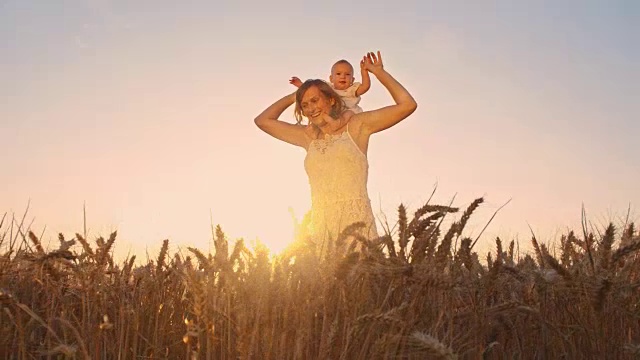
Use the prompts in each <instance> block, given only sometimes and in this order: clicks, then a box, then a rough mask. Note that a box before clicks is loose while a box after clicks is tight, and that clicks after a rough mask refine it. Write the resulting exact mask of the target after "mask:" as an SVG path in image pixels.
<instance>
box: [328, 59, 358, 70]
mask: <svg viewBox="0 0 640 360" xmlns="http://www.w3.org/2000/svg"><path fill="white" fill-rule="evenodd" d="M339 64H346V65H349V67H350V68H351V72H353V65H351V63H350V62H348V61H347V60H345V59H341V60H338V61H336V62H335V63H334V64H333V65H332V66H331V72H332V73H333V69H334V68H335V67H336V65H339Z"/></svg>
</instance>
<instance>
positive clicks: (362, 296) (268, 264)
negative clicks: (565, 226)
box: [0, 199, 640, 359]
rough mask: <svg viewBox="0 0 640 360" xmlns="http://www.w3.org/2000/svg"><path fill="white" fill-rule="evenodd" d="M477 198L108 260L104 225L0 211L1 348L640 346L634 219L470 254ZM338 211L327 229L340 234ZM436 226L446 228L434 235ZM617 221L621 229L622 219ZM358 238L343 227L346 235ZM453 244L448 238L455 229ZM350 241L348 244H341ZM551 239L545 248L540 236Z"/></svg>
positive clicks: (551, 349)
mask: <svg viewBox="0 0 640 360" xmlns="http://www.w3.org/2000/svg"><path fill="white" fill-rule="evenodd" d="M481 204H482V199H478V200H476V201H474V202H473V203H472V204H471V205H470V206H469V207H468V208H467V209H466V210H465V211H464V212H463V215H462V216H461V218H460V219H459V220H458V221H455V222H453V224H452V225H451V227H450V228H449V229H445V230H443V229H441V226H442V219H443V218H444V217H445V216H447V215H448V214H450V213H453V212H456V211H457V209H455V208H451V207H447V206H435V205H426V206H424V207H422V208H420V209H418V210H417V211H416V212H415V214H414V217H413V218H412V219H409V218H408V217H407V209H406V208H405V207H404V206H400V207H399V221H398V223H399V224H398V229H399V231H398V232H397V234H394V235H393V236H392V235H391V234H387V235H386V236H383V237H381V238H380V239H377V240H376V241H373V242H370V243H368V244H365V245H364V246H362V248H361V251H360V252H355V251H353V250H348V251H345V252H344V253H341V252H340V250H339V249H343V248H344V247H343V246H340V244H337V245H335V244H334V245H335V246H330V247H329V252H328V253H327V252H326V251H324V252H325V253H326V254H325V255H323V258H320V257H319V255H318V253H319V252H320V249H317V248H316V247H315V245H314V243H313V242H312V241H310V240H305V239H298V240H296V242H295V243H294V244H292V245H291V246H290V247H289V248H288V249H287V250H286V251H285V252H284V253H283V254H281V255H279V256H276V257H274V258H270V256H269V253H268V251H267V250H266V249H265V248H264V247H260V246H258V247H257V248H256V249H254V250H253V251H250V250H249V249H247V248H246V247H245V245H244V242H243V241H241V240H239V241H236V242H235V244H232V246H231V248H230V244H229V241H228V239H227V238H226V237H225V234H224V233H223V231H222V229H221V228H220V227H218V228H217V229H216V231H215V234H214V239H213V240H214V245H215V252H214V254H205V253H203V252H201V251H200V250H198V249H194V248H189V249H188V253H186V254H181V253H176V254H173V255H170V254H169V251H168V249H169V241H168V240H165V241H164V242H163V244H162V248H161V251H160V253H159V255H158V257H157V259H155V260H147V262H146V264H144V265H139V266H135V265H134V264H135V261H134V260H135V257H130V258H128V259H125V260H124V261H123V262H122V263H116V261H114V259H113V257H112V255H111V251H112V248H113V245H114V243H115V240H116V234H115V233H113V234H111V236H110V237H109V238H108V239H107V240H104V239H103V238H99V239H97V240H96V241H95V244H93V243H92V242H90V241H88V240H87V239H85V238H84V237H83V236H81V235H79V234H76V236H75V237H74V238H73V239H71V240H66V239H65V238H64V236H62V235H60V237H59V240H60V246H59V248H58V249H54V250H50V251H47V250H45V249H44V248H43V246H42V244H41V242H40V239H39V238H38V237H37V236H36V235H35V234H33V233H32V232H29V231H24V230H23V229H22V225H21V224H22V223H20V224H18V223H17V222H15V226H13V224H12V226H4V227H2V226H3V224H4V223H5V221H4V220H5V217H3V218H2V221H0V229H4V231H3V232H2V233H0V249H2V252H0V306H1V307H2V309H1V312H0V358H2V359H29V358H48V359H61V358H77V359H88V358H91V359H238V358H240V359H504V358H509V359H538V358H539V359H558V358H565V359H594V358H596V359H604V358H610V359H632V358H637V357H638V356H639V355H640V350H639V349H640V289H639V288H640V255H639V253H638V250H639V249H640V235H639V234H638V233H637V231H636V230H635V228H634V226H633V224H630V225H628V226H626V227H625V228H624V229H616V228H615V227H614V226H613V225H609V226H608V227H607V228H606V229H605V231H604V233H603V234H602V235H599V236H596V235H594V234H585V235H584V238H582V239H580V238H578V237H577V236H576V235H575V234H574V233H573V232H570V233H568V234H567V235H563V236H562V238H561V239H560V246H559V249H558V250H559V251H560V255H559V256H558V257H555V256H554V255H552V253H555V252H554V251H550V249H548V248H547V246H546V245H545V244H543V243H539V242H538V240H537V239H536V238H535V237H533V238H532V243H533V247H534V251H535V254H534V257H535V260H534V257H532V256H530V255H528V254H526V255H524V256H523V257H517V256H516V254H515V253H514V242H513V241H511V242H510V243H509V244H508V247H507V248H506V250H505V248H503V242H502V240H501V239H496V250H495V251H492V252H491V253H489V254H488V255H487V256H486V259H487V262H486V263H485V262H481V261H480V256H478V254H477V253H476V252H473V245H474V244H475V241H473V240H472V239H470V238H468V237H462V233H463V230H464V227H465V224H466V222H467V220H468V219H469V217H470V216H471V215H472V213H473V211H474V210H475V209H476V208H477V207H478V206H480V205H481ZM357 228H358V224H354V225H353V226H351V227H349V228H348V229H346V230H345V233H343V236H341V237H340V238H339V239H338V240H337V242H339V243H346V242H347V240H348V238H349V237H350V236H352V235H349V234H353V233H354V231H355V230H356V229H357ZM441 234H444V235H442V236H441ZM618 234H619V235H618ZM351 243H352V244H354V243H355V242H351ZM458 244H459V245H458ZM353 247H354V246H352V248H353ZM552 250H553V249H552Z"/></svg>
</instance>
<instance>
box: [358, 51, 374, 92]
mask: <svg viewBox="0 0 640 360" xmlns="http://www.w3.org/2000/svg"><path fill="white" fill-rule="evenodd" d="M360 72H361V73H362V83H361V85H360V86H358V89H357V90H356V96H360V95H363V94H365V93H366V92H367V91H369V88H371V78H370V77H369V71H367V69H366V67H365V59H364V57H363V58H362V60H360Z"/></svg>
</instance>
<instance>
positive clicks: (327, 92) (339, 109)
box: [293, 79, 347, 124]
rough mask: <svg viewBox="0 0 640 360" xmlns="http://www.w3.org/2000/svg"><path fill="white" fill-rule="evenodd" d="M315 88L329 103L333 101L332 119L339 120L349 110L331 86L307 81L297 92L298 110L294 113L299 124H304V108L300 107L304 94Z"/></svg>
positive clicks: (312, 80) (317, 81) (318, 81)
mask: <svg viewBox="0 0 640 360" xmlns="http://www.w3.org/2000/svg"><path fill="white" fill-rule="evenodd" d="M313 86H315V87H317V88H318V90H320V92H321V93H322V95H324V96H325V97H326V98H327V99H328V100H329V101H331V100H333V106H331V113H329V116H331V117H332V118H334V119H337V118H338V117H339V116H340V115H341V114H342V113H343V112H344V111H345V110H346V108H347V107H346V105H345V104H344V101H343V100H342V98H341V97H340V95H338V94H337V93H336V92H335V91H334V90H333V89H332V88H331V86H330V85H329V84H327V83H326V82H324V81H323V80H320V79H310V80H307V81H305V82H304V83H303V84H302V86H300V88H298V91H297V92H296V108H295V110H294V112H293V113H294V115H295V117H296V123H297V124H302V119H303V115H302V106H301V105H300V103H301V102H302V97H303V96H304V93H306V92H307V90H309V89H310V88H311V87H313Z"/></svg>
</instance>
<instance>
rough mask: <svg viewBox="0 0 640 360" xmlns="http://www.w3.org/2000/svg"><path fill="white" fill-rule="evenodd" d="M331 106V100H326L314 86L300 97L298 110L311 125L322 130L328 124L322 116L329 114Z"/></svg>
mask: <svg viewBox="0 0 640 360" xmlns="http://www.w3.org/2000/svg"><path fill="white" fill-rule="evenodd" d="M332 106H333V99H329V98H327V97H326V96H325V95H324V94H323V93H322V92H321V91H320V89H318V88H317V87H316V86H311V87H310V88H309V89H307V91H305V93H304V94H303V95H302V99H301V101H300V108H301V109H302V115H304V116H306V117H307V118H308V119H309V121H310V122H311V123H313V124H314V125H316V126H317V127H319V128H320V129H322V128H323V127H325V126H327V125H328V123H327V121H326V120H325V116H322V114H330V113H331V107H332Z"/></svg>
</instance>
